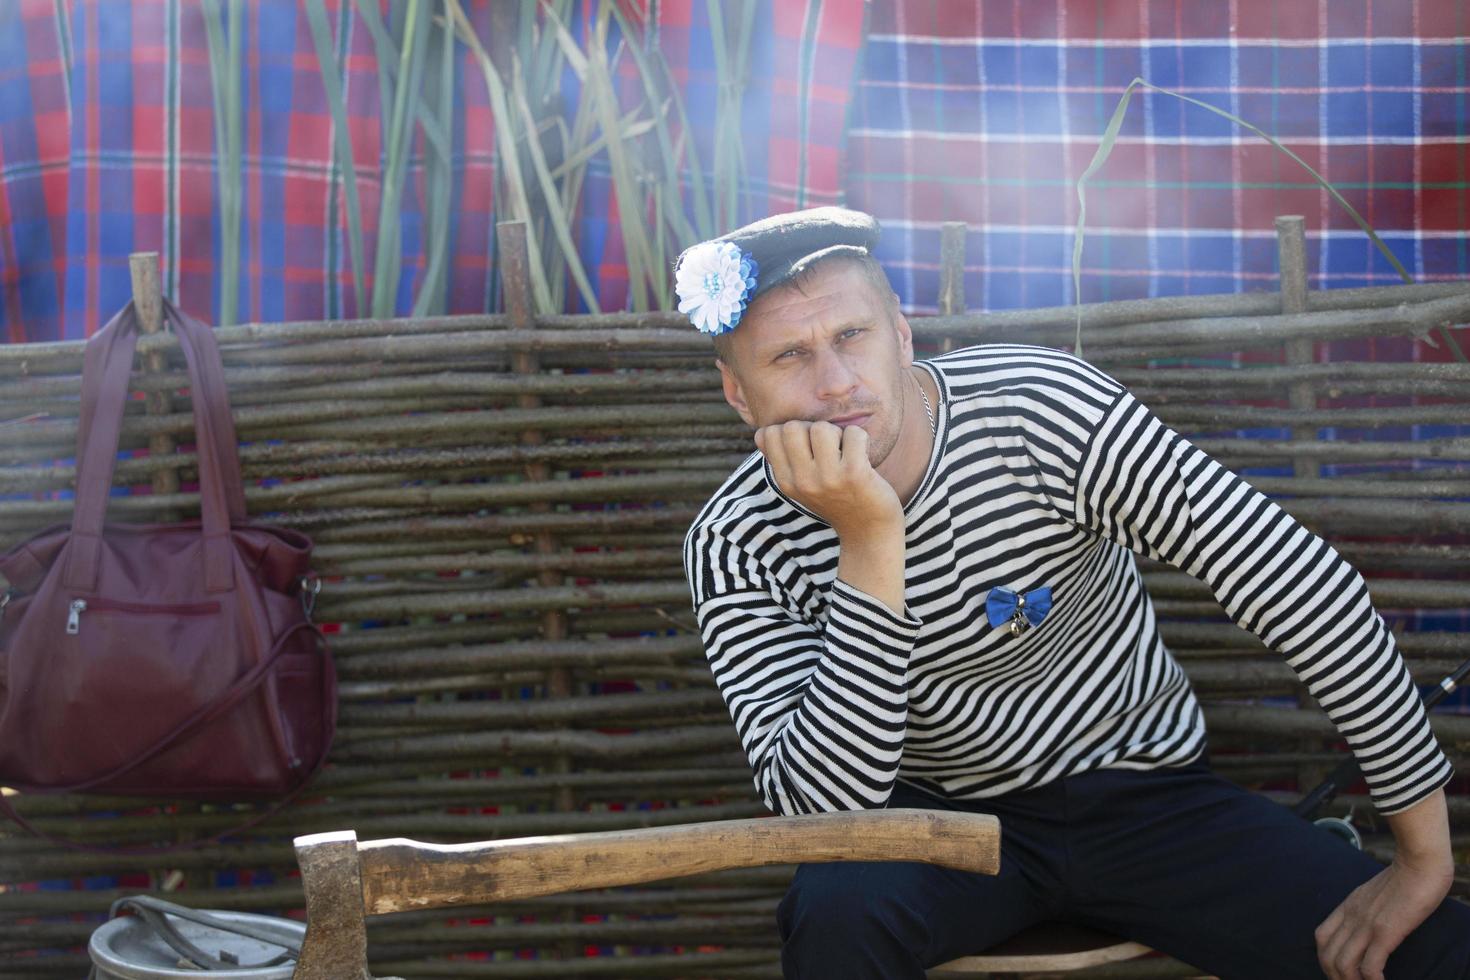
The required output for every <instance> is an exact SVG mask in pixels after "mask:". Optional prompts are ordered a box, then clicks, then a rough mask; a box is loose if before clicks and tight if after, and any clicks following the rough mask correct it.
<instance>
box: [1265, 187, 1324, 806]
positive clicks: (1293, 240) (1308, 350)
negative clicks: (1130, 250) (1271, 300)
mask: <svg viewBox="0 0 1470 980" xmlns="http://www.w3.org/2000/svg"><path fill="white" fill-rule="evenodd" d="M1276 250H1277V255H1278V260H1279V262H1280V266H1281V312H1282V313H1283V314H1288V313H1305V312H1306V311H1307V233H1306V221H1305V219H1303V217H1302V216H1301V215H1299V214H1285V215H1280V216H1278V217H1277V219H1276ZM1285 347H1286V363H1287V364H1289V365H1292V366H1299V365H1303V364H1311V363H1313V362H1315V361H1316V359H1317V357H1316V342H1315V341H1312V340H1288V341H1287V342H1286V345H1285ZM1287 396H1288V398H1289V400H1290V404H1291V407H1292V408H1302V409H1310V408H1316V407H1317V395H1316V393H1315V392H1314V391H1313V389H1312V386H1311V385H1310V384H1304V383H1300V382H1298V383H1295V384H1292V385H1290V386H1289V387H1288V389H1287ZM1291 437H1292V439H1293V440H1294V441H1295V440H1307V441H1315V440H1316V438H1317V430H1316V429H1312V428H1300V429H1292V431H1291ZM1291 465H1292V471H1293V475H1294V476H1295V477H1296V478H1297V479H1299V480H1300V479H1311V478H1315V477H1317V476H1320V475H1321V473H1322V467H1321V464H1319V463H1318V462H1317V460H1316V459H1315V458H1313V457H1303V456H1298V457H1294V458H1293V459H1292V461H1291ZM1293 687H1295V689H1296V700H1297V704H1298V705H1299V706H1300V707H1302V708H1303V709H1304V710H1305V709H1310V708H1313V707H1314V706H1315V701H1314V700H1313V698H1312V696H1311V694H1310V693H1309V692H1308V691H1307V688H1306V685H1305V684H1301V683H1297V684H1294V685H1293ZM1322 749H1323V743H1322V740H1321V739H1318V738H1308V739H1304V740H1303V742H1302V744H1301V750H1302V752H1303V754H1305V755H1311V754H1312V753H1314V752H1320V751H1322ZM1326 775H1327V771H1326V768H1325V767H1323V766H1320V765H1312V764H1310V763H1302V764H1301V765H1299V766H1297V775H1296V778H1297V787H1298V789H1300V790H1301V792H1303V793H1306V792H1308V791H1309V790H1310V789H1311V788H1312V787H1313V786H1315V785H1317V784H1318V783H1319V782H1321V781H1322V779H1323V778H1324V777H1325V776H1326Z"/></svg>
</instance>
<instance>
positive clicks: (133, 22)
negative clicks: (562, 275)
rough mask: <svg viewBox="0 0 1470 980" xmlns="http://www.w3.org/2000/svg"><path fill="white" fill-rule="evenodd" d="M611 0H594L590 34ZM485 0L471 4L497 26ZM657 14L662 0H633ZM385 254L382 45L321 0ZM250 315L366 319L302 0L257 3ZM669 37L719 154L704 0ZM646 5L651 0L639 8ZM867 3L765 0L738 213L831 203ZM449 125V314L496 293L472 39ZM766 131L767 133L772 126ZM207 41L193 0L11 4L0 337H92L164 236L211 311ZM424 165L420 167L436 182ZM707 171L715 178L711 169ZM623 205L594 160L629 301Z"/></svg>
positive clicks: (167, 256)
mask: <svg viewBox="0 0 1470 980" xmlns="http://www.w3.org/2000/svg"><path fill="white" fill-rule="evenodd" d="M594 2H596V0H589V2H587V3H584V4H583V5H582V8H581V10H580V11H579V18H578V19H576V20H574V27H576V28H577V29H578V30H582V29H585V25H586V23H588V21H589V20H590V18H591V16H592V9H593V4H594ZM490 3H491V0H474V2H465V3H464V4H463V6H464V7H465V8H466V10H467V11H468V12H469V13H470V15H471V19H472V20H473V21H474V22H475V23H476V26H477V27H478V28H479V32H480V35H481V37H482V38H484V39H486V40H487V41H488V33H489V31H488V22H489V7H490ZM631 6H632V8H633V10H634V12H635V14H636V13H639V12H640V11H643V12H646V10H647V9H648V6H649V4H648V3H647V2H646V0H645V2H643V3H638V4H632V5H631ZM326 7H327V10H328V14H329V19H330V21H331V23H332V25H333V31H334V34H335V37H336V39H337V47H338V51H337V54H338V57H339V58H342V57H343V56H344V55H345V63H346V66H347V67H346V72H345V76H346V77H345V79H344V89H345V91H346V92H347V98H348V117H349V127H350V129H351V131H352V142H353V153H354V160H355V162H356V165H357V168H358V186H359V192H360V194H361V198H362V215H363V224H364V238H365V248H366V249H367V251H368V254H369V255H371V254H372V249H373V242H374V236H375V234H376V231H377V229H376V222H377V206H378V194H379V190H380V186H379V184H378V182H377V180H376V178H375V177H374V176H372V175H375V174H376V173H377V172H378V169H379V168H378V165H377V164H378V160H379V157H380V155H381V152H382V135H383V134H382V127H381V124H380V118H381V116H380V105H379V103H380V99H379V94H378V93H379V89H378V85H377V81H376V78H377V60H376V57H375V54H374V48H373V44H372V39H371V37H370V35H369V33H368V31H367V30H366V28H365V27H364V25H363V23H362V21H361V18H360V16H359V15H358V14H357V13H356V11H355V10H354V9H353V4H351V3H346V2H343V0H327V3H326ZM245 8H246V11H247V13H246V15H245V25H244V31H245V36H244V38H243V42H242V49H243V57H242V65H243V67H242V118H243V120H244V122H243V125H244V137H243V145H244V161H243V178H242V179H243V183H244V187H243V193H244V204H243V220H242V226H243V227H242V229H241V242H240V246H241V247H240V265H239V268H238V269H236V270H233V274H235V275H237V276H238V277H239V281H240V284H241V285H240V308H239V319H240V320H254V321H266V322H273V321H280V320H297V319H320V318H322V317H336V316H351V315H353V314H354V313H355V312H356V311H355V309H354V300H353V290H352V280H351V271H350V269H351V267H350V261H349V256H348V253H347V247H346V234H347V219H346V215H345V211H344V207H343V203H342V198H343V194H342V175H341V173H340V172H339V170H338V169H337V168H335V167H334V166H333V164H332V154H331V147H332V140H333V127H332V120H331V115H330V113H329V111H328V109H327V103H326V98H325V94H324V91H323V87H322V81H321V76H320V70H319V68H318V62H317V57H316V52H315V48H314V46H313V43H312V36H311V31H310V27H309V25H308V23H307V19H306V14H305V12H304V5H303V4H300V3H297V2H294V0H260V2H258V3H255V2H252V3H248V4H246V5H245ZM655 9H656V10H657V19H656V23H655V24H654V25H653V32H654V33H653V38H652V40H653V41H654V43H657V44H658V45H659V47H660V49H661V50H662V51H663V53H664V56H665V58H666V59H667V60H668V62H669V65H670V67H671V69H672V70H673V73H674V76H675V79H676V81H677V82H678V83H679V84H680V85H681V86H683V89H684V91H683V96H684V100H685V104H686V107H687V109H688V114H689V118H690V119H691V120H692V125H693V126H694V128H695V134H694V135H695V138H696V139H697V140H698V141H699V145H700V147H701V150H702V153H701V160H702V161H703V162H704V163H705V165H706V166H709V165H710V162H711V161H712V159H713V135H712V122H713V119H714V117H715V112H714V104H715V96H716V84H715V81H716V80H715V74H714V58H713V54H712V52H713V48H712V41H711V33H710V30H709V21H708V4H706V3H703V2H699V0H663V2H660V3H657V4H656V7H655ZM645 16H646V14H645ZM862 24H863V4H862V2H861V0H811V2H810V3H779V4H777V3H773V2H769V0H767V2H763V3H761V4H760V7H759V9H758V16H757V19H756V25H755V32H754V37H753V40H752V46H751V52H750V59H751V61H750V79H749V84H748V87H747V94H746V98H745V101H744V107H743V112H744V117H745V120H744V129H745V130H746V131H747V132H749V133H752V134H762V135H761V136H760V138H750V139H747V140H746V142H745V148H744V152H745V164H746V168H747V173H748V180H747V182H746V184H745V189H744V196H743V198H742V201H741V207H742V209H743V210H744V211H745V212H746V213H747V214H748V215H750V216H752V217H754V216H755V215H759V214H765V213H768V212H770V211H774V210H789V209H791V208H793V207H798V206H805V205H806V204H814V203H824V202H832V201H836V200H838V199H839V198H840V196H841V193H842V183H841V176H840V170H839V163H840V156H841V151H840V148H841V141H842V133H843V122H844V119H845V117H846V112H847V108H848V104H849V99H850V93H851V83H852V79H853V74H854V70H855V67H856V64H857V54H858V49H859V46H860V43H861V37H862ZM456 86H457V88H458V90H459V93H460V99H459V102H458V107H457V110H458V111H457V113H456V116H455V120H454V125H455V131H454V147H455V160H454V166H455V172H456V175H457V178H458V179H457V181H456V187H455V191H454V200H453V202H452V204H451V208H450V213H451V214H452V215H453V216H454V227H453V229H452V234H451V241H452V243H453V246H452V247H453V255H454V261H453V268H452V273H451V276H450V283H449V300H448V307H449V310H450V311H451V312H474V311H480V310H484V309H487V308H490V307H491V306H492V305H493V304H494V303H495V297H494V296H493V295H492V292H493V283H494V277H493V274H492V273H493V263H494V226H495V220H496V218H497V214H496V206H497V202H496V201H495V199H494V194H493V188H494V187H495V177H496V174H495V157H494V152H495V145H494V127H493V124H492V121H491V118H490V108H489V100H488V96H487V94H486V89H485V84H484V81H483V78H482V77H481V75H480V72H479V69H478V67H476V66H475V65H474V63H473V61H472V60H471V56H470V54H469V53H468V52H467V51H465V50H464V49H463V46H461V50H460V63H459V64H458V66H457V67H456ZM766 133H770V134H772V136H771V138H770V139H769V140H767V139H766V138H765V136H764V134H766ZM214 140H215V136H214V111H213V101H212V88H211V83H210V69H209V48H208V44H207V42H206V35H205V27H204V18H203V14H202V8H201V4H200V2H199V0H88V2H80V0H72V2H67V0H0V262H3V268H0V326H3V330H0V335H3V336H4V337H5V338H6V339H7V340H9V341H13V342H19V341H27V340H58V339H78V338H82V337H85V336H88V335H89V334H90V332H91V331H93V330H95V329H97V327H99V326H100V325H101V324H102V323H103V322H104V321H105V320H106V318H107V316H108V315H110V314H111V313H113V312H115V311H116V310H117V309H118V308H119V307H121V306H122V305H123V304H125V303H126V302H127V300H128V297H129V295H130V291H129V290H130V287H129V278H128V263H127V256H128V253H129V252H133V251H139V250H157V251H158V252H159V253H160V255H161V258H162V266H163V274H164V289H165V290H166V291H167V292H168V293H169V294H170V295H171V296H173V297H175V298H176V299H177V300H178V301H179V302H180V303H181V305H182V306H183V307H184V308H185V309H187V310H189V311H190V312H191V313H194V314H195V315H198V316H202V317H204V318H206V319H207V320H210V321H211V322H213V321H215V320H216V319H217V313H218V310H219V297H220V278H221V276H222V275H223V274H224V273H225V270H223V269H221V268H220V262H219V256H220V247H219V243H220V228H221V219H220V207H219V201H218V190H217V187H218V184H217V177H216V173H215V162H216V154H215V147H214ZM421 163H422V161H421V159H418V158H416V159H415V161H414V164H413V167H414V169H413V170H412V171H411V172H410V175H409V186H410V188H420V187H421V184H420V174H421V166H420V164H421ZM707 179H708V178H707ZM405 209H406V211H407V214H406V215H405V219H404V221H403V228H404V231H403V236H404V237H403V249H404V264H403V272H402V275H401V280H400V283H399V289H398V311H399V313H400V314H405V315H406V314H407V313H408V312H409V309H410V307H411V297H412V289H413V284H414V282H415V277H416V276H419V275H421V274H422V272H423V266H424V262H425V257H424V254H423V249H422V243H421V242H420V241H419V240H418V238H417V229H418V226H419V222H418V220H417V214H418V213H419V212H421V210H422V200H421V199H420V198H419V197H418V196H416V195H415V194H409V195H407V204H406V206H405ZM619 219H620V215H619V212H618V203H617V201H616V200H615V199H614V197H613V194H612V191H611V182H610V180H609V177H608V172H607V168H606V166H605V164H597V163H594V165H593V166H592V167H591V168H590V171H589V174H588V176H587V181H586V184H585V186H584V192H583V200H582V207H581V210H580V215H579V220H578V223H577V227H576V229H575V234H576V236H577V240H578V243H579V247H580V252H581V255H582V257H583V260H584V262H585V263H586V265H587V267H588V269H589V272H590V273H591V274H592V275H593V276H594V277H595V279H596V286H597V291H598V296H599V301H600V302H602V303H603V305H604V307H605V308H610V309H617V308H620V307H622V306H623V305H624V303H625V302H626V294H627V282H626V279H627V269H626V266H625V263H624V260H623V256H622V252H621V249H622V243H621V240H620V239H619V238H618V236H617V235H616V234H609V231H610V230H613V231H615V229H616V227H617V222H618V220H619Z"/></svg>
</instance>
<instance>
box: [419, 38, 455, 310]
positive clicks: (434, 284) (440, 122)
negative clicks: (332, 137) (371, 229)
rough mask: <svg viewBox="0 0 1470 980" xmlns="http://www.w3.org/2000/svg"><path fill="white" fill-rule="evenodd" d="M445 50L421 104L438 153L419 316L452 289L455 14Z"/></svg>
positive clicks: (429, 174)
mask: <svg viewBox="0 0 1470 980" xmlns="http://www.w3.org/2000/svg"><path fill="white" fill-rule="evenodd" d="M440 24H441V27H442V29H441V30H440V32H439V48H438V53H437V55H436V57H435V60H434V64H433V66H432V67H433V68H434V69H436V70H437V77H435V76H433V75H431V76H430V77H431V78H434V98H433V99H426V98H421V99H420V100H419V102H418V113H417V115H418V122H419V125H420V126H421V127H422V129H423V131H424V141H425V143H426V144H428V146H429V149H430V150H431V151H432V156H433V159H432V162H430V163H429V164H428V165H427V166H426V167H425V171H424V186H425V190H426V191H427V193H426V195H425V196H426V197H427V199H428V205H427V214H426V216H425V217H426V220H425V222H424V253H425V255H427V256H428V261H427V262H426V264H425V267H424V274H423V278H422V279H421V281H420V282H419V294H418V297H417V298H416V299H415V301H414V306H413V315H414V316H428V315H433V314H438V313H442V312H443V311H444V308H445V302H446V299H445V297H446V294H447V291H448V283H449V277H448V273H447V270H448V262H447V259H446V256H447V255H448V254H449V228H450V220H449V200H450V196H451V195H452V194H453V192H454V185H453V181H454V157H453V152H454V147H453V145H452V143H451V140H452V135H451V134H452V132H453V128H452V124H453V120H452V113H453V111H454V25H453V23H451V22H450V20H449V18H447V17H445V18H441V19H440Z"/></svg>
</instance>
